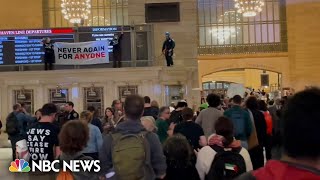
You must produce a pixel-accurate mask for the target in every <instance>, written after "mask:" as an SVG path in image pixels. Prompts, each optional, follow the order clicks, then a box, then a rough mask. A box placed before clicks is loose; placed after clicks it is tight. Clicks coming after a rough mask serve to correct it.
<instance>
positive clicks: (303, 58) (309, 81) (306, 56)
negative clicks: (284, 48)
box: [287, 0, 320, 90]
mask: <svg viewBox="0 0 320 180" xmlns="http://www.w3.org/2000/svg"><path fill="white" fill-rule="evenodd" d="M319 9H320V1H319V0H287V24H288V45H289V46H288V48H289V62H290V63H289V64H290V71H291V74H290V79H291V85H292V87H293V88H295V89H296V90H302V89H304V88H305V86H320V73H319V69H320V52H319V49H320V33H319V32H320V31H319V28H320V21H319V19H320V11H319Z"/></svg>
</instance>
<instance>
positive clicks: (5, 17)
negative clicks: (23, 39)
mask: <svg viewBox="0 0 320 180" xmlns="http://www.w3.org/2000/svg"><path fill="white" fill-rule="evenodd" d="M42 27H43V18H42V0H3V1H1V5H0V29H27V28H28V29H29V28H42Z"/></svg>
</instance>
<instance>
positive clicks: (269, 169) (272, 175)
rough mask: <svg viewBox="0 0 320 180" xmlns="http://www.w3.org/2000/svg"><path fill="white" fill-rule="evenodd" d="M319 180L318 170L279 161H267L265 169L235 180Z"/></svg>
mask: <svg viewBox="0 0 320 180" xmlns="http://www.w3.org/2000/svg"><path fill="white" fill-rule="evenodd" d="M270 179H272V180H319V179H320V170H316V169H313V168H310V167H305V166H302V165H297V164H291V163H287V162H281V161H274V160H271V161H269V162H268V163H267V164H266V165H265V167H263V168H260V169H258V170H256V171H253V172H251V173H247V174H244V175H243V176H241V177H239V178H238V179H236V180H270Z"/></svg>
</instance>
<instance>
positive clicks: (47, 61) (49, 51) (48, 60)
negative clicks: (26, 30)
mask: <svg viewBox="0 0 320 180" xmlns="http://www.w3.org/2000/svg"><path fill="white" fill-rule="evenodd" d="M42 44H43V48H44V70H46V71H47V70H53V64H54V63H55V56H54V49H53V47H54V46H53V41H51V39H50V38H49V37H47V38H45V39H43V40H42ZM48 65H49V66H48Z"/></svg>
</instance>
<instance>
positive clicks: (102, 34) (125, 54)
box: [78, 26, 131, 61]
mask: <svg viewBox="0 0 320 180" xmlns="http://www.w3.org/2000/svg"><path fill="white" fill-rule="evenodd" d="M122 32H123V35H122V39H121V41H120V47H121V59H122V60H124V61H130V60H131V33H130V26H123V27H121V26H109V27H79V29H78V33H79V42H86V41H100V40H107V41H109V42H110V41H111V40H112V39H113V37H114V36H115V34H117V35H118V36H120V35H121V33H122ZM108 51H109V59H110V61H113V47H112V46H109V49H108Z"/></svg>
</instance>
